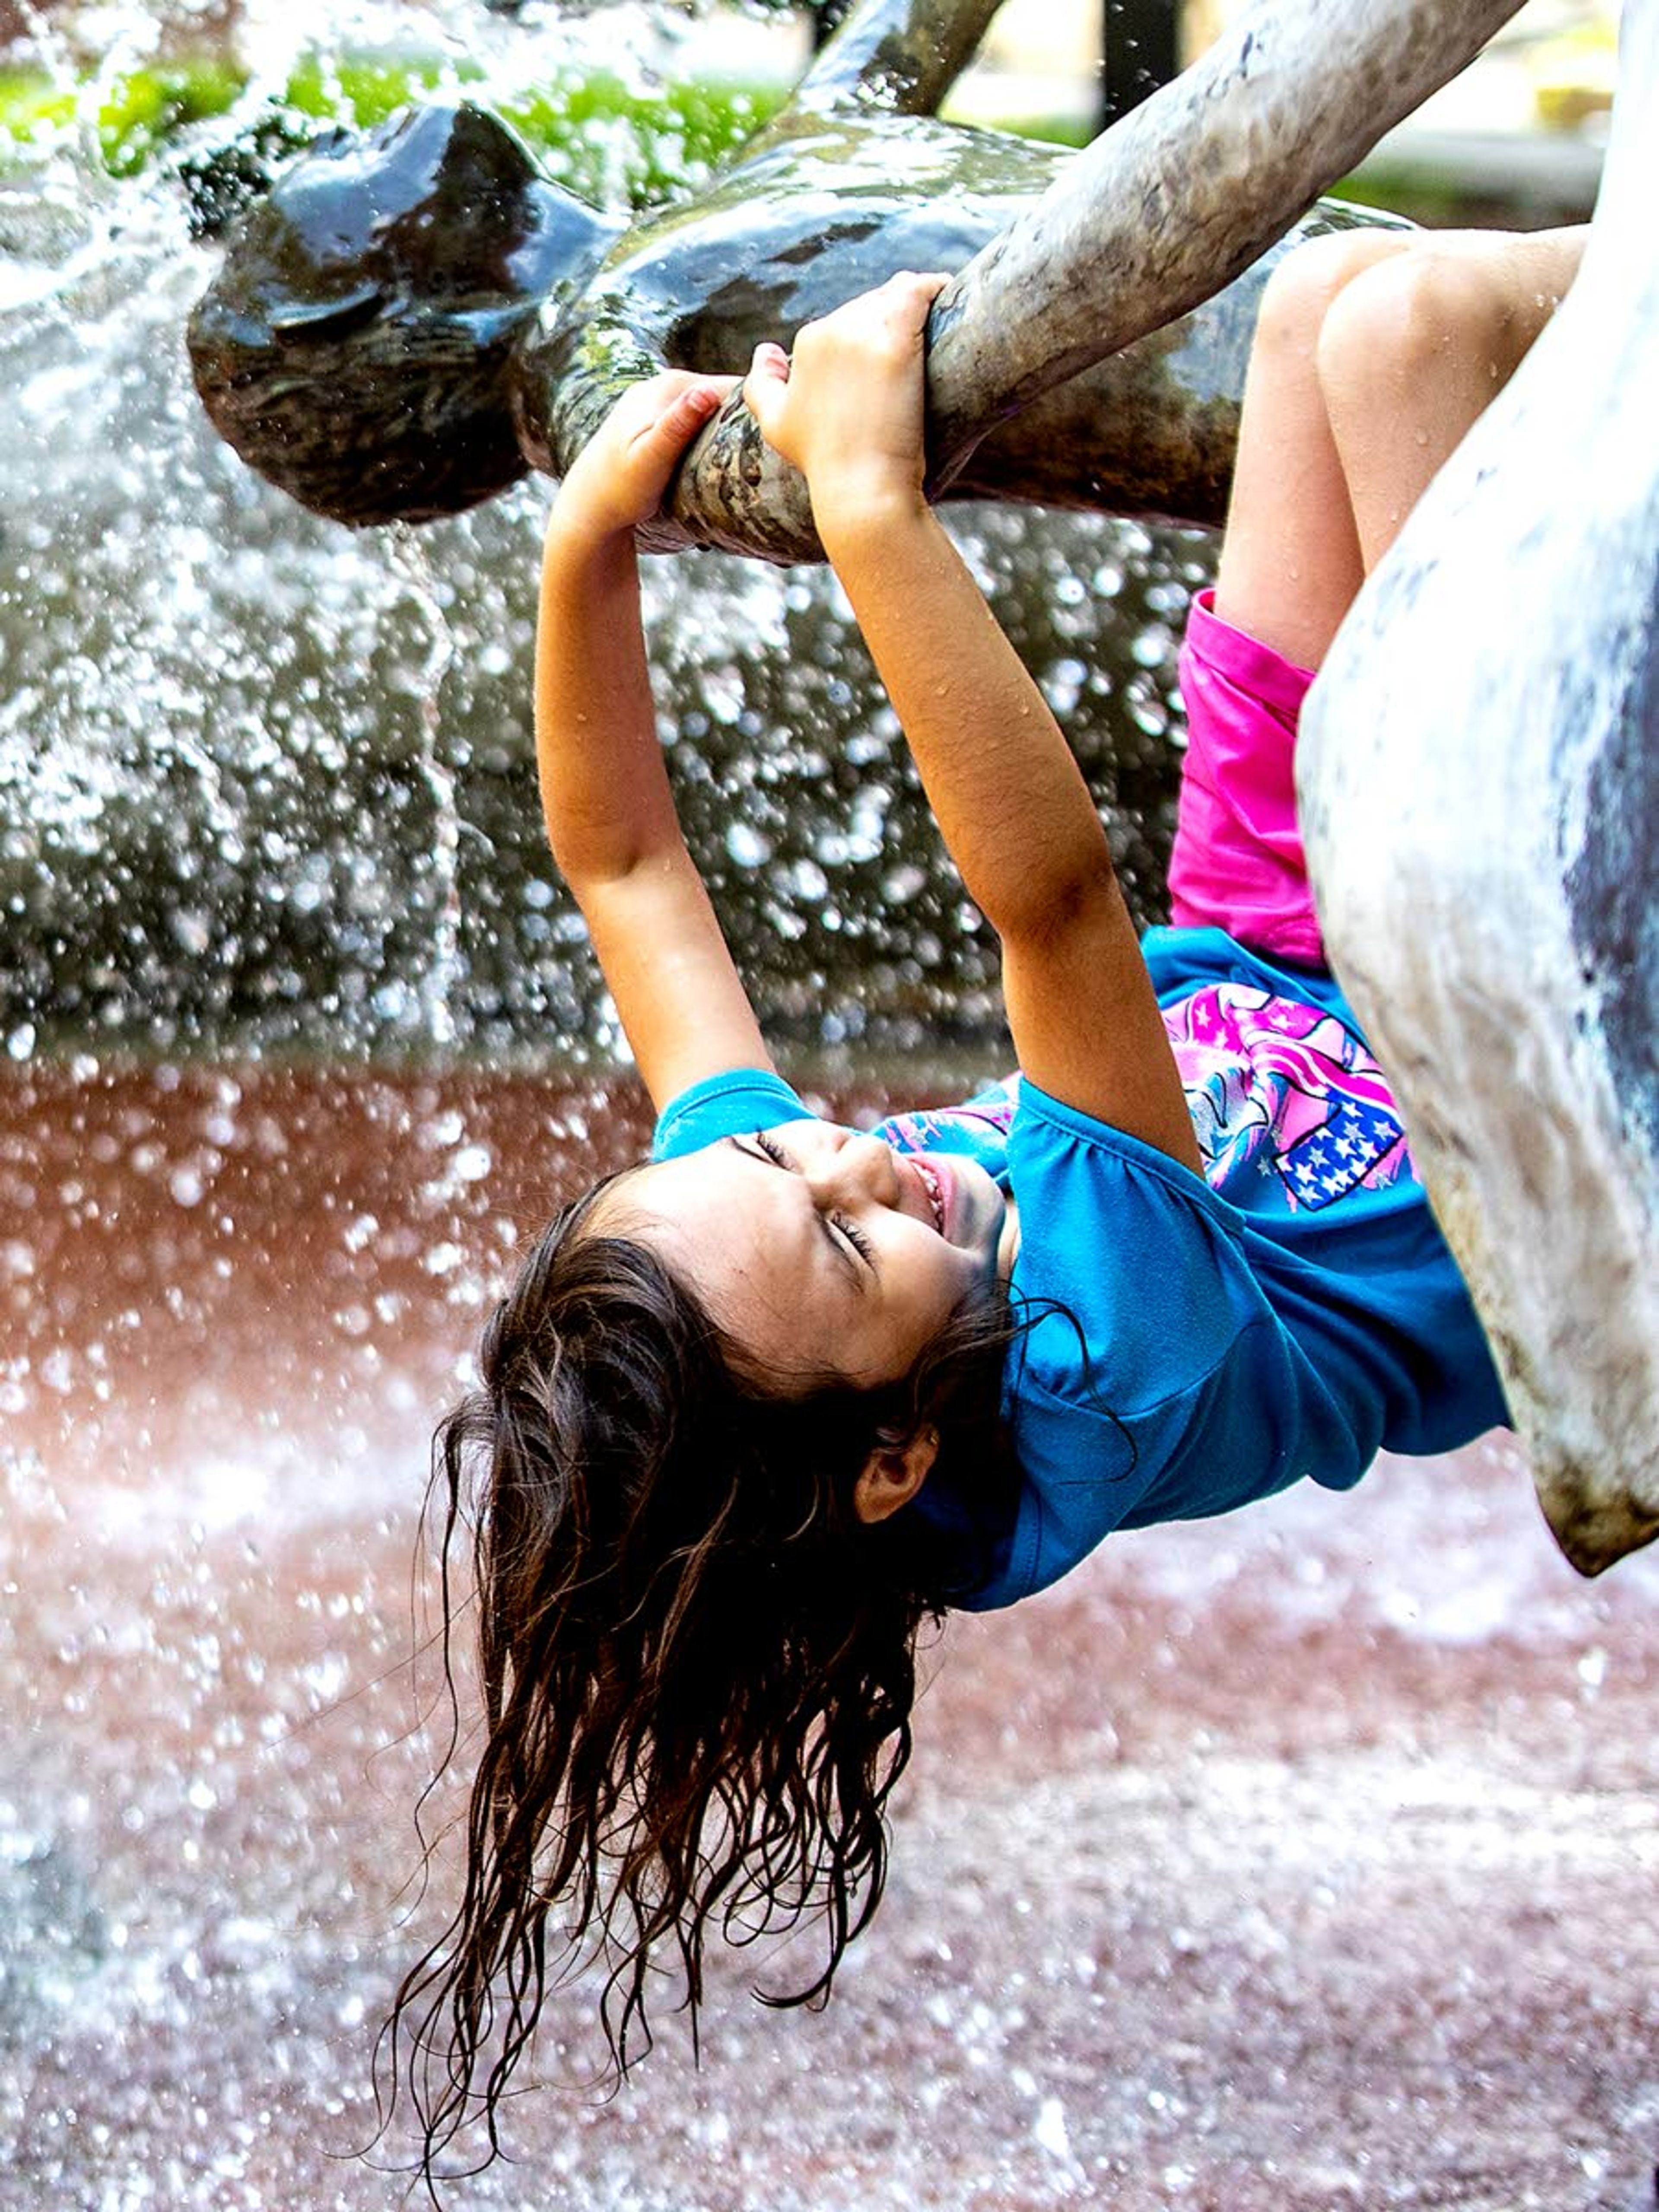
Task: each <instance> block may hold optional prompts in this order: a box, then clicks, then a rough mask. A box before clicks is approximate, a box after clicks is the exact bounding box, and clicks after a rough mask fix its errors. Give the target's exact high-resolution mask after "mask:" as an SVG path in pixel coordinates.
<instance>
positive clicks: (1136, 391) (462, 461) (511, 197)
mask: <svg viewBox="0 0 1659 2212" xmlns="http://www.w3.org/2000/svg"><path fill="white" fill-rule="evenodd" d="M926 12H927V11H926V10H924V9H918V8H915V7H908V8H905V9H895V8H893V7H892V6H890V5H886V4H884V0H882V3H881V4H878V7H877V8H876V9H868V8H866V9H865V10H864V11H863V15H862V20H863V21H864V22H865V23H866V27H868V24H869V19H870V18H871V16H872V15H878V16H881V17H883V18H884V19H889V18H892V17H894V16H895V15H901V14H902V15H903V16H904V17H905V19H906V22H907V24H910V26H911V27H912V28H914V23H913V22H912V21H911V19H913V18H914V19H917V20H920V19H921V17H922V16H923V15H925V14H926ZM969 12H974V11H969ZM990 12H991V10H990V9H988V8H987V7H985V6H983V5H981V6H979V7H978V9H977V11H976V20H975V26H974V31H975V36H976V35H977V31H978V28H979V27H981V26H982V21H983V19H984V18H985V16H987V15H988V14H989V13H990ZM961 13H962V11H961V10H957V15H958V16H960V15H961ZM856 28H857V23H856V22H855V23H854V25H852V26H849V31H850V30H855V29H856ZM847 37H848V33H843V34H842V41H839V42H837V44H836V46H833V47H831V48H830V49H829V50H828V52H827V53H826V56H825V57H824V58H823V59H821V61H820V63H819V64H818V65H817V67H816V68H815V69H814V70H812V71H811V72H810V73H809V75H808V76H807V77H806V78H805V81H804V82H803V83H802V85H801V86H800V88H799V89H798V91H797V93H796V94H795V95H794V97H793V99H792V100H791V101H790V102H789V104H788V105H787V107H786V108H785V109H784V110H783V111H782V112H781V113H780V114H779V115H778V116H777V117H776V118H775V119H774V120H773V122H772V123H771V124H770V125H768V126H767V127H766V128H765V129H764V130H763V131H762V132H761V134H760V135H759V137H757V139H756V140H755V141H754V142H753V143H751V144H750V146H749V147H748V148H746V149H744V153H743V155H742V156H741V157H740V159H739V160H738V162H737V163H736V164H735V166H734V167H732V168H731V169H730V170H728V171H727V172H726V173H725V174H723V175H722V176H720V178H718V179H715V180H714V183H712V184H711V185H709V187H708V189H707V190H706V191H703V192H702V193H700V194H699V195H698V196H697V197H696V198H694V199H693V200H691V201H690V202H688V203H685V204H672V205H670V206H667V207H665V208H661V209H659V210H653V211H651V212H649V213H647V214H646V215H645V216H642V217H641V218H640V219H639V220H638V221H637V222H635V223H634V224H632V225H631V226H627V225H625V224H624V222H623V220H622V219H621V218H618V217H617V216H610V215H605V214H600V213H599V212H597V211H596V210H593V209H592V208H590V207H588V206H586V204H584V203H582V202H581V201H580V200H578V199H576V198H574V197H573V196H572V195H571V194H569V193H568V192H566V191H563V190H562V188H561V187H559V186H558V185H554V184H552V183H550V181H549V180H548V179H546V178H545V177H544V176H543V175H542V174H541V173H539V171H538V168H537V167H536V165H535V163H534V161H532V158H531V156H530V155H529V154H528V153H527V152H526V150H525V149H524V147H523V146H522V145H521V144H520V142H519V140H518V139H517V138H516V137H514V136H513V133H512V132H511V131H509V130H508V129H507V126H506V125H504V124H502V123H501V122H500V121H499V120H498V119H497V118H495V117H494V116H492V115H490V114H489V113H487V112H484V111H483V109H481V108H479V107H477V106H471V105H470V104H467V103H465V102H462V103H459V104H452V105H445V106H431V107H427V108H423V109H417V110H415V111H413V112H409V113H407V114H405V115H404V116H402V117H400V118H397V119H396V120H394V121H393V122H392V124H391V125H389V126H386V128H383V129H382V130H380V131H375V132H373V133H371V134H369V135H368V137H355V136H353V135H351V134H349V133H346V132H343V131H336V132H332V133H330V134H329V135H328V136H327V137H325V138H323V139H321V140H320V141H319V143H318V144H317V145H316V146H315V147H314V148H313V149H312V150H311V152H310V153H309V154H307V155H306V156H305V157H303V158H302V159H301V161H299V162H298V163H297V164H296V165H295V167H292V168H291V169H290V170H289V172H288V173H287V174H286V175H284V176H283V178H282V179H280V180H279V181H278V183H277V185H276V187H275V189H274V191H272V192H271V193H270V197H268V198H267V199H265V200H264V201H262V202H261V203H259V204H257V205H256V206H255V207H254V208H253V209H252V210H250V212H249V213H248V215H247V216H246V217H245V218H244V220H243V221H242V222H241V223H240V226H239V227H238V228H237V229H236V230H235V232H234V234H233V235H232V237H231V240H230V242H229V246H228V252H227V255H226V258H225V262H224V264H223V267H222V270H221V271H220V273H219V275H218V276H217V277H216V279H215V281H214V283H213V284H212V286H211V287H210V290H209V291H208V293H207V295H206V296H205V297H204V299H203V301H201V303H200V305H199V306H198V307H197V309H196V312H195V313H194V315H193V316H192V318H191V326H190V348H191V360H192V362H193V365H194V368H195V374H196V379H197V386H198V387H199V389H200V391H201V393H202V397H203V399H204V402H205V404H206V405H207V408H208V410H209V412H210V415H211V416H212V417H213V419H214V422H216V425H217V427H218V428H219V429H220V430H221V432H222V434H223V435H224V436H225V437H226V438H227V439H228V441H229V442H230V443H231V444H232V445H233V446H234V447H236V449H237V450H238V452H240V453H241V454H242V455H243V456H244V458H245V459H247V460H248V461H249V462H250V463H251V464H252V465H253V466H254V467H255V468H257V469H258V470H259V471H261V472H262V473H263V474H264V475H266V476H268V477H270V478H271V480H272V481H273V482H275V483H278V484H280V485H281V486H282V487H283V489H285V490H287V491H289V492H291V493H292V494H293V495H295V498H297V499H299V500H300V501H302V502H303V503H304V504H305V505H306V506H307V507H313V508H314V509H315V510H316V511H317V512H318V513H323V514H327V515H331V516H334V517H336V518H337V519H338V520H342V521H346V522H351V523H377V522H385V521H390V520H395V519H398V518H404V519H408V520H426V519H428V518H429V517H431V516H434V515H437V514H442V513H452V512H454V511H456V510H458V509H460V508H464V507H470V506H471V505H473V504H474V503H475V502H477V501H480V500H483V499H488V498H489V497H491V496H492V495H494V494H495V493H497V492H499V491H501V490H502V489H504V488H505V487H506V486H507V485H508V484H510V483H513V482H514V481H515V480H516V479H517V478H518V477H520V476H522V475H523V474H524V473H525V472H526V470H527V469H529V468H531V467H535V468H538V469H542V470H544V471H548V472H550V473H551V474H553V475H555V476H557V475H560V474H562V472H563V470H564V468H565V466H566V465H568V461H569V459H570V458H571V456H572V455H573V454H574V452H575V451H576V449H577V448H578V447H580V444H581V442H582V441H583V440H584V439H585V438H586V435H588V433H589V432H590V431H591V430H592V428H593V426H594V423H595V422H597V421H598V419H599V416H600V415H602V414H603V412H604V411H605V408H606V406H608V404H610V400H611V397H612V396H613V395H614V392H615V391H616V389H617V386H619V385H620V384H621V383H623V382H624V381H626V380H629V379H631V378H635V377H641V376H645V375H648V374H651V373H652V371H653V369H655V368H657V367H659V366H661V365H663V364H665V363H666V364H669V365H671V366H675V367H683V368H699V369H713V370H741V369H743V368H746V367H747V365H748V360H749V356H750V352H751V351H752V349H753V348H754V346H755V345H756V343H757V342H758V341H759V340H760V339H761V338H763V337H779V336H782V337H785V338H786V339H787V337H789V335H790V334H792V333H793V331H794V330H795V329H796V328H797V327H798V326H799V325H800V324H801V323H802V322H804V321H805V320H807V319H809V318H810V317H811V316H813V315H815V314H819V313H824V312H825V311H827V310H828V309H829V307H833V306H836V305H837V304H839V302H840V301H842V300H844V299H847V298H848V297H850V296H851V295H853V294H854V293H856V292H858V291H860V290H862V289H865V288H866V287H867V286H869V285H871V284H873V283H879V282H880V281H881V280H882V279H883V278H884V277H885V276H890V274H891V273H892V272H893V271H894V270H896V269H901V268H907V267H908V268H925V269H932V268H948V269H953V270H954V269H957V268H960V267H961V266H962V265H963V264H964V263H966V262H968V261H969V259H970V258H972V257H973V256H974V255H975V254H976V253H977V252H980V250H981V248H982V247H984V246H986V245H987V243H988V242H989V241H990V240H993V239H994V237H996V236H997V234H999V233H1000V231H1002V230H1003V228H1005V227H1006V224H1007V223H1008V222H1009V221H1010V219H1011V217H1012V216H1014V215H1016V214H1018V213H1019V212H1021V211H1022V210H1024V209H1026V208H1027V207H1029V206H1030V205H1031V204H1034V203H1035V202H1036V201H1037V200H1038V199H1039V198H1040V197H1041V196H1042V194H1043V193H1044V191H1047V189H1048V187H1049V186H1050V185H1052V184H1053V183H1054V181H1055V179H1057V178H1058V177H1059V176H1060V175H1061V174H1062V173H1064V171H1065V169H1066V165H1067V163H1068V162H1069V161H1070V160H1071V159H1072V157H1071V156H1070V155H1067V154H1066V152H1065V151H1063V150H1062V149H1058V148H1053V147H1048V146H1044V145H1040V144H1038V143H1035V142H1032V141H1029V140H1022V139H1017V138H1012V137H1007V136H1006V135H1001V134H995V133H991V132H986V131H975V130H970V129H967V128H965V127H963V126H961V125H951V124H947V123H941V122H939V121H938V120H937V119H936V118H934V117H933V115H931V114H929V113H927V112H920V107H919V103H920V104H921V106H926V105H931V104H933V103H934V102H936V101H937V100H938V99H939V97H940V95H941V94H942V93H943V92H944V91H945V89H946V88H948V85H949V82H950V81H951V77H953V76H954V75H955V74H956V69H957V67H959V66H960V58H959V55H958V54H957V53H956V51H955V50H952V52H951V53H949V54H947V55H946V57H945V60H944V62H943V63H942V64H941V63H940V61H939V57H938V54H937V52H935V50H934V49H933V48H932V47H931V46H928V47H927V48H926V59H925V61H918V62H916V63H915V64H906V65H905V66H904V67H902V68H901V67H900V66H899V65H898V64H896V63H895V61H894V59H893V58H892V55H891V53H890V51H889V50H888V49H887V48H886V47H883V46H879V43H878V45H877V49H876V52H877V56H878V61H879V68H878V66H877V62H875V61H872V58H871V56H870V53H869V52H868V51H866V48H858V49H855V50H854V52H852V53H851V54H850V55H849V53H848V51H847V47H846V40H847ZM962 43H963V41H962V40H958V46H961V44H962ZM872 82H875V83H878V89H879V94H880V101H881V104H874V100H873V94H872ZM1369 220H1376V218H1375V217H1371V216H1367V215H1364V214H1363V213H1360V212H1358V211H1355V210H1348V209H1345V208H1342V207H1340V206H1339V205H1337V204H1330V205H1328V206H1326V207H1322V208H1321V209H1319V210H1316V212H1315V213H1314V214H1313V215H1312V216H1310V217H1308V218H1306V219H1305V220H1304V222H1302V223H1300V224H1299V225H1297V234H1304V233H1305V232H1307V231H1310V230H1312V229H1317V228H1324V227H1328V226H1330V225H1333V224H1343V223H1352V222H1363V221H1369ZM1267 265H1268V264H1267V262H1266V261H1264V262H1262V263H1261V264H1258V265H1257V266H1256V267H1255V268H1253V269H1252V270H1249V273H1248V274H1247V275H1246V276H1243V278H1242V279H1241V280H1240V281H1238V282H1237V283H1235V284H1233V285H1232V286H1231V287H1230V288H1229V289H1226V290H1225V291H1224V292H1223V293H1222V294H1221V295H1220V296H1219V297H1218V299H1216V300H1214V301H1211V302H1207V303H1206V304H1204V305H1202V306H1200V307H1196V308H1195V309H1194V311H1193V312H1192V313H1189V314H1188V315H1186V316H1185V317H1184V318H1183V319H1181V320H1180V321H1178V322H1176V324H1174V325H1172V326H1171V327H1170V328H1169V329H1166V330H1164V331H1158V332H1157V333H1155V334H1154V335H1152V336H1151V337H1147V338H1145V339H1143V340H1142V341H1141V342H1140V343H1138V344H1136V345H1134V346H1132V347H1131V348H1129V349H1127V351H1125V352H1124V353H1122V354H1120V355H1118V356H1115V358H1114V359H1112V360H1111V361H1109V362H1104V363H1102V364H1101V365H1100V366H1099V367H1097V368H1094V369H1091V370H1090V371H1089V372H1087V373H1086V374H1085V375H1083V376H1082V377H1079V378H1078V379H1075V380H1072V381H1071V382H1069V383H1067V384H1066V385H1065V386H1061V387H1060V388H1059V389H1058V390H1056V391H1055V392H1052V393H1051V394H1049V395H1048V396H1047V397H1045V398H1042V400H1040V401H1038V402H1037V403H1036V404H1034V405H1033V406H1032V407H1030V409H1028V410H1025V411H1024V412H1023V413H1022V414H1020V415H1018V416H1014V417H1013V418H1012V419H1011V420H1010V421H1008V422H1006V423H1004V424H1003V425H1001V426H1000V428H997V429H996V430H995V431H994V433H993V434H992V435H990V436H988V437H987V439H986V440H985V441H984V442H983V443H982V444H981V445H980V446H979V447H977V449H976V450H975V453H973V455H972V456H971V458H970V459H969V462H968V463H967V465H966V466H965V467H964V468H963V470H962V471H961V472H960V473H959V474H958V475H957V477H956V478H955V480H954V482H953V483H951V487H950V489H951V493H952V495H957V496H961V497H990V498H997V499H1023V500H1039V501H1047V502H1049V503H1052V504H1056V505H1066V506H1081V507H1098V508H1103V509H1106V510H1109V511H1112V512H1115V513H1140V514H1163V515H1168V516H1170V517H1174V518H1178V519H1181V520H1188V521H1197V522H1214V521H1218V520H1219V519H1220V516H1221V513H1222V509H1223V507H1224V505H1225V497H1226V487H1227V482H1228V477H1229V472H1230V468H1231V453H1232V441H1233V436H1234V432H1235V428H1236V422H1237V403H1238V398H1239V392H1240V387H1241V383H1242V379H1243V367H1244V361H1245V356H1246V354H1247V352H1248V349H1249V335H1250V331H1251V328H1252V325H1253V323H1254V319H1255V301H1256V297H1257V295H1258V293H1259V291H1260V289H1261V283H1262V281H1263V280H1264V278H1265V275H1266V270H1267ZM757 550H774V549H771V548H762V549H757ZM781 550H789V549H788V548H784V549H781Z"/></svg>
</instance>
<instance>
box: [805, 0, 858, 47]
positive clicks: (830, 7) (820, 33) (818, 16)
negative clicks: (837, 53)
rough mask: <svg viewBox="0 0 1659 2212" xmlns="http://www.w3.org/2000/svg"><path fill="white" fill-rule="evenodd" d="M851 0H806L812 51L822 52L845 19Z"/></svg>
mask: <svg viewBox="0 0 1659 2212" xmlns="http://www.w3.org/2000/svg"><path fill="white" fill-rule="evenodd" d="M852 4H853V0H806V12H807V13H808V15H811V18H812V51H813V52H814V53H815V54H816V53H822V52H823V49H824V47H825V46H828V45H829V41H830V40H831V39H832V38H833V37H834V36H835V34H836V32H837V31H838V30H840V28H841V27H842V22H843V21H845V19H846V15H847V11H848V9H849V8H850V7H851V6H852Z"/></svg>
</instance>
